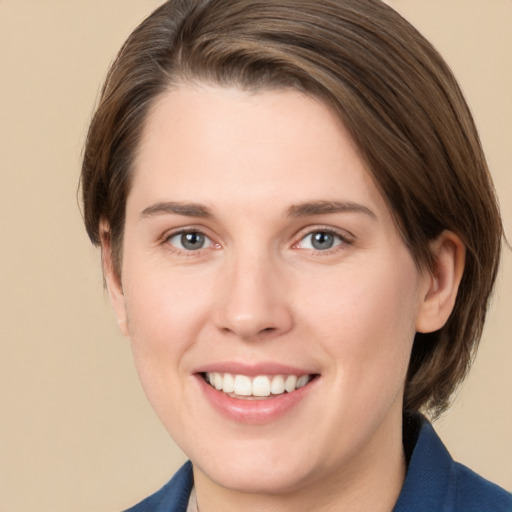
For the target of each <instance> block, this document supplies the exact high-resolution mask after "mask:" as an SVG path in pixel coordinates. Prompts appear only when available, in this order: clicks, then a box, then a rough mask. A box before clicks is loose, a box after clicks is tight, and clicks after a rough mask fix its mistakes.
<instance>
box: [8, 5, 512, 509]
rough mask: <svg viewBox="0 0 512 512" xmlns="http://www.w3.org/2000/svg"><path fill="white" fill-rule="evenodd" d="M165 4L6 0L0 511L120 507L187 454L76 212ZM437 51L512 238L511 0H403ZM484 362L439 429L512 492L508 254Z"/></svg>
mask: <svg viewBox="0 0 512 512" xmlns="http://www.w3.org/2000/svg"><path fill="white" fill-rule="evenodd" d="M159 3H160V2H159V1H156V0H0V236H1V244H2V245H1V251H0V269H1V274H0V275H1V284H0V316H1V318H0V512H31V511H34V512H65V511H66V512H69V511H73V512H85V511H98V512H101V511H113V510H120V509H122V508H123V507H127V506H128V505H130V504H132V503H133V502H135V501H136V500H138V499H139V498H141V497H143V496H145V495H147V494H149V493H150V492H151V491H152V490H154V489H156V488H157V487H159V486H160V485H161V484H163V483H164V482H165V481H166V480H167V479H168V478H169V476H170V475H171V474H172V473H173V471H174V470H175V469H176V468H177V467H178V465H179V464H180V463H181V461H182V460H183V456H182V455H181V454H180V453H179V451H178V449H177V448H175V447H174V445H173V444H172V442H171V441H170V440H169V438H168V436H167V434H166V432H165V431H164V430H163V428H162V427H161V426H160V424H159V423H158V421H157V419H156V417H155V416H154V415H153V412H152V411H151V410H150V408H149V406H148V405H147V404H146V400H145V397H144V396H143V393H142V391H141V390H140V388H139V385H138V382H137V378H136V375H135V372H134V369H133V366H132V361H131V355H130V352H129V345H128V343H127V341H126V340H125V339H123V337H122V336H121V335H120V334H118V332H117V327H116V324H115V321H114V319H113V315H112V314H111V312H110V307H109V305H108V303H107V300H106V297H105V295H104V293H103V290H102V279H101V274H100V269H99V259H98V254H97V252H96V250H95V249H93V248H92V247H91V246H90V244H89V242H88V240H87V238H86V235H85V233H84V230H83V227H82V224H81V217H80V214H79V211H78V208H77V200H76V196H75V194H76V187H77V179H78V174H79V161H80V152H81V147H82V144H83V138H84V134H85V131H86V126H87V122H88V120H89V118H90V115H91V111H92V106H93V104H94V102H95V99H96V97H97V93H98V90H99V86H100V83H101V80H102V78H103V77H104V75H105V71H106V68H107V65H108V63H109V62H110V61H111V59H112V58H113V56H114V54H115V52H116V50H117V49H118V47H119V46H120V45H121V43H122V41H123V40H124V39H125V37H126V36H127V35H128V34H129V32H130V31H131V29H133V28H134V27H135V25H136V24H137V23H138V22H139V21H140V20H141V19H142V17H143V16H144V15H145V14H147V13H149V12H150V11H151V10H152V9H153V8H154V7H156V6H157V5H158V4H159ZM389 3H391V4H392V5H394V6H395V7H396V8H397V9H398V10H399V11H401V12H402V13H403V14H404V15H405V16H406V17H407V18H408V19H410V20H411V21H412V22H413V23H414V24H416V26H418V28H420V30H422V31H423V32H424V33H425V35H427V36H428V37H429V38H430V39H431V40H432V41H433V42H434V43H435V44H436V45H437V47H438V48H439V49H440V50H441V53H443V54H444V56H445V57H446V59H447V60H448V62H449V63H450V64H451V66H452V67H453V69H454V71H455V73H456V75H457V76H458V77H459V79H460V82H461V84H462V87H463V89H464V91H465V93H466V95H467V97H468V100H469V103H470V104H471V106H472V108H473V111H474V114H475V117H476V120H477V123H478V125H479V127H480V130H481V136H482V140H483V144H484V147H485V149H486V151H487V154H488V159H489V162H490V166H491V169H492V172H493V175H494V177H495V182H496V187H497V190H498V194H499V197H500V200H501V204H502V208H503V215H504V218H505V225H506V230H507V233H508V237H509V239H511V240H512V172H511V164H512V157H511V155H512V152H511V145H512V99H511V94H512V93H511V91H512V65H511V57H512V32H511V30H510V27H511V26H512V1H510V0H451V1H450V0H394V1H393V0H391V2H389ZM505 252H506V254H505V258H504V262H503V268H502V273H501V276H500V282H499V287H498V290H497V293H496V295H495V298H494V303H493V307H492V310H491V313H490V318H489V322H488V325H487V329H486V332H485V337H484V340H483V345H482V349H481V352H480V355H479V359H478V361H477V363H476V365H475V367H474V370H473V373H472V375H471V377H470V379H469V380H468V381H467V383H466V386H465V387H464V389H463V391H461V392H460V393H459V396H458V398H457V400H456V402H455V405H454V407H453V408H452V410H451V411H450V412H449V413H448V414H446V416H445V417H443V418H442V419H441V420H440V421H438V423H437V428H438V430H439V431H440V433H441V435H442V437H443V438H444V440H445V441H446V443H447V445H448V446H449V447H450V449H451V451H452V453H453V454H454V456H455V457H456V458H457V459H459V460H462V461H464V462H465V463H466V464H468V465H469V466H471V467H473V469H475V470H476V471H478V472H480V473H481V474H483V475H484V476H486V477H488V478H490V479H492V480H494V481H496V482H498V483H500V484H501V485H503V486H505V487H507V488H508V489H512V471H511V470H510V466H511V464H510V461H511V460H512V441H511V432H512V375H511V373H510V366H511V363H512V341H511V338H512V286H511V285H512V257H511V256H512V255H511V251H510V250H506V251H505Z"/></svg>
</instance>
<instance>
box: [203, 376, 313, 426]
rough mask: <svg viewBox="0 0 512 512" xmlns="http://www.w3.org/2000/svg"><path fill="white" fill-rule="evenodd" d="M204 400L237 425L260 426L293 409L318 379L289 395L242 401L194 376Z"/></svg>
mask: <svg viewBox="0 0 512 512" xmlns="http://www.w3.org/2000/svg"><path fill="white" fill-rule="evenodd" d="M195 376H196V378H197V380H198V381H199V386H200V388H201V391H202V393H203V394H204V396H206V399H207V400H208V401H209V402H210V403H211V404H212V405H213V407H214V408H215V409H216V410H217V411H218V412H220V413H221V414H222V415H223V416H225V417H227V418H228V419H230V420H232V421H235V422H237V423H246V424H252V425H262V424H265V423H270V422H272V421H275V420H277V419H279V418H281V417H283V416H285V415H286V414H287V413H288V412H290V411H291V410H292V409H294V408H295V407H296V406H297V405H298V404H299V403H300V402H301V401H302V400H303V399H304V398H305V397H306V396H307V394H308V393H309V392H310V391H311V389H312V388H313V387H314V386H315V384H316V382H317V381H318V377H315V378H314V379H313V380H311V381H310V382H309V383H308V384H307V385H306V386H304V387H302V388H299V389H296V390H295V391H292V392H291V393H283V394H282V395H277V396H271V397H269V398H258V399H256V400H254V399H252V400H244V399H242V398H233V397H231V396H229V395H227V394H226V393H223V392H222V391H218V390H216V389H215V388H213V387H212V386H210V384H207V383H206V382H205V380H204V379H203V377H202V375H199V374H196V375H195Z"/></svg>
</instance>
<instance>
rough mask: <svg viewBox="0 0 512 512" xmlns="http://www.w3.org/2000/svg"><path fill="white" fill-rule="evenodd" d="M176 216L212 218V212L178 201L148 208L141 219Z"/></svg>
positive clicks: (196, 205) (205, 208) (141, 215)
mask: <svg viewBox="0 0 512 512" xmlns="http://www.w3.org/2000/svg"><path fill="white" fill-rule="evenodd" d="M165 214H175V215H184V216H186V217H201V218H209V217H212V212H211V211H210V209H209V208H207V207H206V206H203V205H202V204H198V203H180V202H176V201H165V202H161V203H156V204H154V205H152V206H148V207H147V208H145V209H144V210H142V212H141V214H140V217H141V219H143V218H146V217H154V216H156V215H165Z"/></svg>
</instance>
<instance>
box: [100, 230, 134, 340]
mask: <svg viewBox="0 0 512 512" xmlns="http://www.w3.org/2000/svg"><path fill="white" fill-rule="evenodd" d="M100 237H101V264H102V267H103V275H104V277H105V283H106V285H107V291H108V296H109V299H110V304H111V305H112V308H113V309H114V313H115V315H116V318H117V325H118V326H119V329H120V330H121V332H122V333H123V334H124V335H125V336H129V331H128V323H127V316H126V304H125V298H124V293H123V286H122V283H121V278H120V276H119V274H118V272H117V269H116V268H115V265H114V259H113V254H112V243H111V237H110V228H109V225H108V223H107V222H106V221H104V220H102V221H101V222H100Z"/></svg>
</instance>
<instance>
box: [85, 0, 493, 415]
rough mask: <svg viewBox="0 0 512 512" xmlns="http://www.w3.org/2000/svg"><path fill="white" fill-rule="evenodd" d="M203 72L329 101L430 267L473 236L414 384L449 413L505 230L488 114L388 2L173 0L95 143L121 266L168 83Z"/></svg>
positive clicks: (95, 203) (94, 128) (104, 109)
mask: <svg viewBox="0 0 512 512" xmlns="http://www.w3.org/2000/svg"><path fill="white" fill-rule="evenodd" d="M194 82H207V83H212V84H216V85H221V86H224V85H226V86H236V87H239V88H242V89H245V90H262V89H263V90H265V89H282V88H295V89H298V90H300V91H303V92H305V93H306V94H310V95H313V96H315V97H317V98H319V99H320V100H321V101H323V102H324V103H325V104H326V105H328V107H329V108H330V109H331V110H332V111H333V112H334V113H335V114H336V115H337V116H338V117H339V118H340V120H341V121H342V123H343V124H344V126H345V127H346V129H347V130H348V132H349V133H350V135H351V137H352V139H353V140H354V142H355V144H356V145H357V147H358V149H359V152H360V155H361V158H362V159H363V160H364V161H365V164H366V166H367V168H368V170H369V172H370V173H371V175H372V177H373V179H374V181H375V183H376V185H377V187H378V188H379V190H380V192H381V193H382V195H383V197H384V199H385V200H386V202H387V205H388V207H389V209H390V211H391V213H392V215H393V216H394V220H395V222H396V225H397V228H398V230H399V231H400V233H401V236H402V238H403V240H404V242H405V244H406V245H407V247H408V248H409V250H410V252H411V254H412V255H413V258H414V260H415V261H416V263H417V265H418V267H419V268H421V269H427V270H428V269H431V268H432V265H433V261H432V259H433V256H432V254H431V252H430V244H431V242H432V241H433V240H434V239H436V237H438V236H439V235H440V234H441V233H442V232H443V231H444V230H450V231H452V232H454V233H455V234H457V235H458V236H459V237H460V238H461V240H462V241H463V243H464V245H465V247H466V263H465V269H464V274H463V276H462V281H461V283H460V287H459V291H458V295H457V299H456V303H455V306H454V309H453V312H452V314H451V316H450V318H449V319H448V321H447V322H446V324H445V325H444V326H443V327H442V328H441V329H439V330H438V331H435V332H432V333H417V334H416V336H415V339H414V343H413V349H412V355H411V360H410V364H409V370H408V374H407V378H406V384H405V394H404V410H414V411H416V410H420V409H422V410H423V411H425V412H429V413H430V414H431V415H432V416H434V417H435V416H437V415H439V414H440V413H441V412H442V411H444V409H445V408H446V407H447V406H448V403H449V398H450V396H451V394H452V393H453V391H454V390H455V388H456V387H457V385H458V384H459V383H460V382H461V381H462V380H463V378H464V377H465V375H466V374H467V371H468V370H469V367H470V365H471V362H472V360H473V356H474V353H475V351H476V348H477V346H478V343H479V340H480V337H481V334H482V328H483V323H484V319H485V316H486V310H487V306H488V302H489V296H490V293H491V290H492V287H493V284H494V281H495V277H496V273H497V269H498V266H499V257H500V249H501V240H502V236H503V227H502V223H501V218H500V214H499V208H498V205H497V200H496V195H495V191H494V188H493V184H492V180H491V177H490V174H489V171H488V168H487V164H486V161H485V157H484V154H483V151H482V148H481V144H480V141H479V137H478V134H477V131H476V128H475V124H474V121H473V118H472V116H471V113H470V110H469V108H468V106H467V104H466V101H465V100H464V97H463V95H462V93H461V90H460V88H459V86H458V84H457V82H456V80H455V78H454V76H453V74H452V73H451V71H450V69H449V67H448V66H447V64H446V63H445V62H444V61H443V59H442V58H441V56H440V55H439V54H438V52H437V51H436V50H435V49H434V47H433V46H432V45H431V44H430V43H429V42H428V41H427V40H426V39H425V38H424V37H423V36H422V35H421V34H420V33H419V32H418V31H417V30H416V29H415V28H414V27H413V26H412V25H411V24H410V23H408V22H407V21H406V20H405V19H403V18H402V17H401V16H400V15H399V14H398V13H397V12H395V11H394V10H393V9H391V8H390V7H389V6H387V5H386V4H384V3H383V2H381V1H379V0H170V1H168V2H166V3H164V4H163V5H162V6H161V7H159V8H158V9H156V11H155V12H154V13H153V14H151V15H150V16H149V17H148V18H147V19H145V20H144V21H143V22H142V23H141V24H140V25H139V26H138V27H137V28H136V29H135V30H134V32H133V33H132V34H131V35H130V37H129V38H128V40H127V41H126V42H125V44H124V46H123V47H122V49H121V50H120V52H119V54H118V56H117V58H116V60H115V61H114V63H113V65H112V66H111V68H110V71H109V73H108V75H107V78H106V81H105V84H104V86H103V89H102V93H101V97H100V100H99V104H98V106H97V109H96V112H95V115H94V117H93V119H92V122H91V125H90V129H89V132H88V136H87V141H86V145H85V150H84V158H83V167H82V176H81V187H82V194H83V213H84V220H85V225H86V229H87V232H88V234H89V236H90V238H91V240H92V241H93V242H94V243H95V244H100V242H101V240H100V239H101V236H102V233H100V222H101V221H102V220H103V221H105V222H106V225H108V227H109V229H108V233H106V235H107V236H109V237H110V240H111V245H112V254H113V265H114V269H115V271H116V272H117V273H118V274H119V275H121V264H122V242H123V228H124V222H125V207H126V199H127V195H128V193H129V190H130V184H131V181H132V174H133V160H134V156H135V153H136V151H137V148H138V145H139V142H140V138H141V132H142V128H143V125H144V121H145V118H146V116H147V114H148V111H149V109H150V107H151V105H152V104H153V103H154V102H155V101H156V99H157V98H158V97H160V96H161V95H162V94H164V93H165V92H166V91H168V90H170V89H172V87H173V86H178V85H180V84H193V83H194ZM177 129H179V128H178V127H177ZM103 235H105V234H103Z"/></svg>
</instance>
